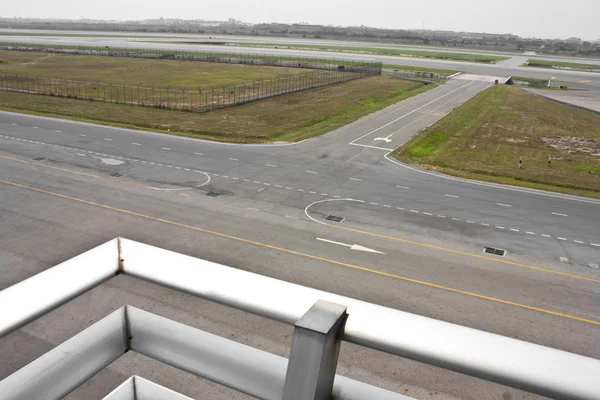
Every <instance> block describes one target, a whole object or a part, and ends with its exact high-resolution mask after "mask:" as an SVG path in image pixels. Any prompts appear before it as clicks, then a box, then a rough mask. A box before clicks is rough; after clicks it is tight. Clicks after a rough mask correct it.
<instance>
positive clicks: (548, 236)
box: [542, 235, 552, 238]
mask: <svg viewBox="0 0 600 400" xmlns="http://www.w3.org/2000/svg"><path fill="white" fill-rule="evenodd" d="M542 236H543V237H545V238H551V237H552V236H550V235H542Z"/></svg>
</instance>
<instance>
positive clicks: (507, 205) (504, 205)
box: [496, 203, 512, 207]
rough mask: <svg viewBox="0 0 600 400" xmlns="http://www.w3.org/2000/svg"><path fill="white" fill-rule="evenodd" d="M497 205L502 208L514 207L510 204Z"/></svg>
mask: <svg viewBox="0 0 600 400" xmlns="http://www.w3.org/2000/svg"><path fill="white" fill-rule="evenodd" d="M496 204H497V205H499V206H500V207H512V206H511V205H510V204H504V203H496Z"/></svg>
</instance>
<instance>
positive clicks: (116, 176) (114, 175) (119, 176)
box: [110, 172, 125, 178]
mask: <svg viewBox="0 0 600 400" xmlns="http://www.w3.org/2000/svg"><path fill="white" fill-rule="evenodd" d="M110 176H112V177H113V178H122V177H124V176H125V174H122V173H120V172H115V173H114V174H111V175H110Z"/></svg>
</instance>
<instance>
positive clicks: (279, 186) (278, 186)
mask: <svg viewBox="0 0 600 400" xmlns="http://www.w3.org/2000/svg"><path fill="white" fill-rule="evenodd" d="M275 187H277V188H282V187H283V186H281V185H275Z"/></svg>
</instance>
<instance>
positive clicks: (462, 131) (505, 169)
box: [392, 86, 600, 198]
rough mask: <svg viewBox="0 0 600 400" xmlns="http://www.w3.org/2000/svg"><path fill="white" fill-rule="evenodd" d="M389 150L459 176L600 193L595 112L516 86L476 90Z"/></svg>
mask: <svg viewBox="0 0 600 400" xmlns="http://www.w3.org/2000/svg"><path fill="white" fill-rule="evenodd" d="M392 155H393V156H394V157H396V158H397V159H399V160H401V161H403V162H407V163H411V164H416V165H419V166H422V167H424V168H427V169H432V170H437V171H441V172H444V173H448V174H451V175H456V176H461V177H465V178H471V179H478V180H485V181H492V182H499V183H505V184H512V185H519V186H526V187H532V188H538V189H545V190H554V191H558V192H563V193H570V194H577V195H585V196H590V197H597V198H600V115H598V114H595V113H592V112H587V111H583V110H579V109H574V108H571V107H567V106H564V105H561V104H558V103H555V102H552V101H549V100H545V99H542V98H539V97H537V96H535V95H532V94H529V93H526V92H524V91H522V90H520V89H519V88H516V87H510V86H497V87H493V88H490V89H488V90H486V91H484V92H482V93H480V94H478V95H477V96H475V97H474V98H473V99H471V100H470V101H468V102H467V103H465V104H463V105H462V106H460V107H459V108H457V109H456V110H455V111H454V112H452V113H451V114H449V115H448V116H446V117H445V118H443V119H441V120H440V121H438V122H437V123H436V124H434V125H433V126H431V127H430V128H428V129H426V130H424V131H423V132H421V133H420V134H419V135H417V136H416V137H415V138H414V139H413V140H411V141H410V142H408V143H407V144H406V145H404V146H403V147H401V148H399V149H397V150H396V151H395V152H394V153H392ZM548 156H552V165H551V168H548V165H547V164H548ZM519 157H523V166H524V167H523V169H519V168H518V161H519Z"/></svg>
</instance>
